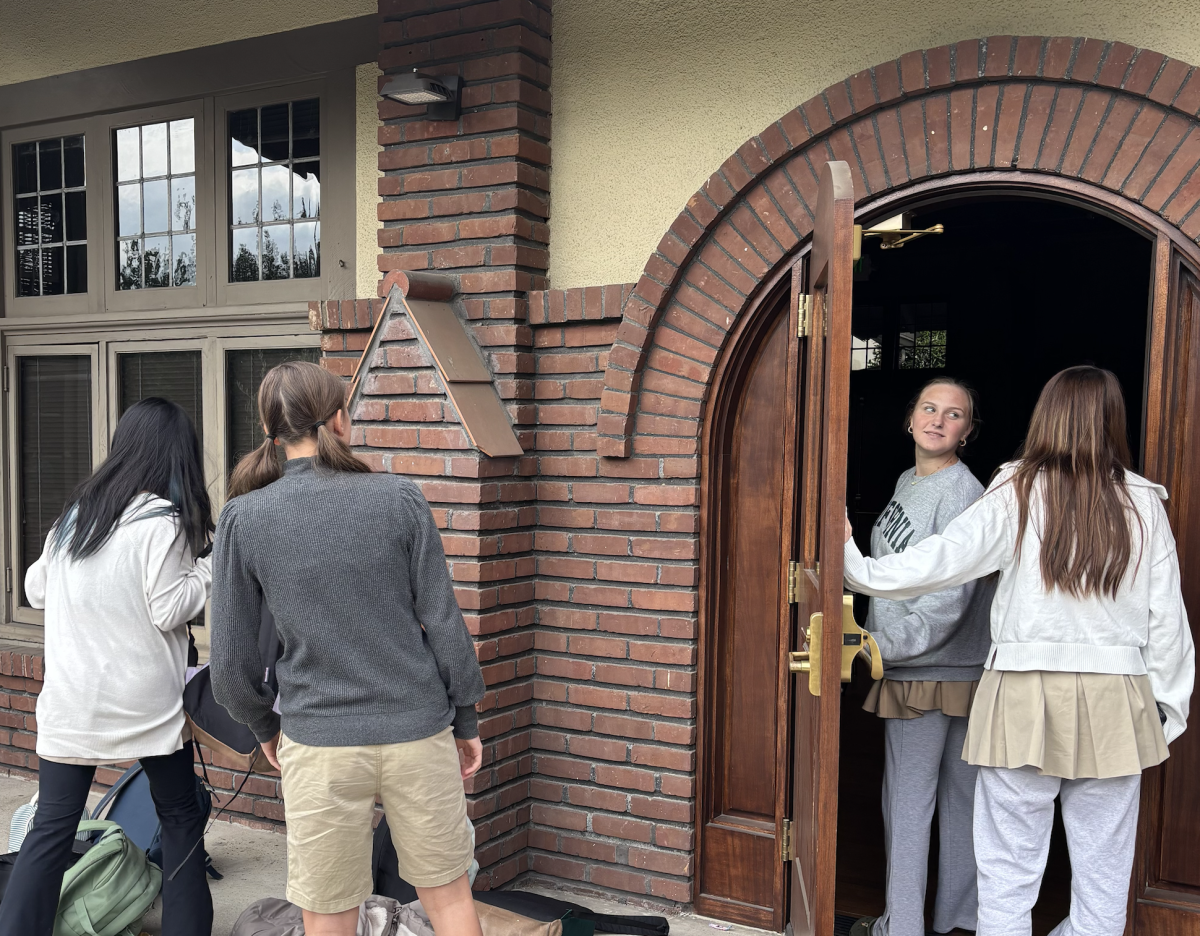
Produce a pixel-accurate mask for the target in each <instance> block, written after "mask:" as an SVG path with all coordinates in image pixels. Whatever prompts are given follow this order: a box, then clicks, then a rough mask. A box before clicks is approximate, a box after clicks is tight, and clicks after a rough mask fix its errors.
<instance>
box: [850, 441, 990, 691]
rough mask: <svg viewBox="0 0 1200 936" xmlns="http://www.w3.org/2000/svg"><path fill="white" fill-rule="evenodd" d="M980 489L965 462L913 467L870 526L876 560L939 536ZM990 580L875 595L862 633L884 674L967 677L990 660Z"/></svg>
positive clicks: (909, 678)
mask: <svg viewBox="0 0 1200 936" xmlns="http://www.w3.org/2000/svg"><path fill="white" fill-rule="evenodd" d="M982 493H983V485H982V484H980V483H979V482H978V481H977V480H976V478H975V475H973V474H972V473H971V469H970V468H968V467H967V466H966V465H964V464H963V463H962V462H958V463H957V464H954V465H950V466H949V467H947V468H943V469H941V470H940V471H936V472H934V473H933V474H931V475H925V476H924V477H917V474H916V469H915V468H910V469H908V471H906V472H904V474H902V475H901V476H900V480H899V481H897V482H896V491H895V493H894V494H893V495H892V499H891V502H890V503H889V504H888V505H887V508H886V509H885V510H884V511H883V513H881V514H880V515H879V519H878V520H877V521H876V523H875V526H874V527H872V529H871V555H873V556H874V557H875V558H877V559H878V558H882V557H883V556H890V555H893V554H894V553H901V552H904V551H905V550H906V549H908V548H910V547H912V546H915V545H916V544H917V543H920V542H921V541H922V540H924V539H925V538H926V537H928V536H931V535H933V534H935V533H941V532H942V531H943V530H945V529H946V527H947V526H949V525H950V521H951V520H953V519H954V518H955V517H957V516H958V515H959V514H961V513H962V512H963V511H964V510H966V509H967V508H968V507H970V506H971V504H973V503H974V502H975V501H976V499H977V498H978V497H979V495H980V494H982ZM994 592H995V584H994V583H993V582H991V581H990V580H988V579H984V580H980V581H974V582H967V583H965V584H963V585H959V586H957V587H955V588H948V589H946V590H945V591H939V592H934V593H932V594H928V595H922V596H921V597H919V598H909V599H907V600H904V601H892V600H889V599H887V598H874V599H872V601H871V610H870V611H869V612H868V614H867V630H868V631H870V632H871V634H872V636H874V638H875V639H876V641H878V643H879V650H880V653H881V654H882V656H883V667H884V675H885V676H886V677H887V678H888V679H893V680H899V681H904V682H908V681H917V680H941V681H945V682H971V681H973V680H976V679H978V678H979V677H980V676H981V675H982V674H983V662H984V660H985V659H986V658H987V652H988V646H989V643H990V641H989V639H988V610H989V608H990V606H991V602H992V595H993V594H994Z"/></svg>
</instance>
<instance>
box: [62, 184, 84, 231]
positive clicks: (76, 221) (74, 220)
mask: <svg viewBox="0 0 1200 936" xmlns="http://www.w3.org/2000/svg"><path fill="white" fill-rule="evenodd" d="M66 209H67V222H66V231H67V240H69V241H81V240H87V195H86V194H85V193H84V192H67V194H66Z"/></svg>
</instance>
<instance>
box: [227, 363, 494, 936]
mask: <svg viewBox="0 0 1200 936" xmlns="http://www.w3.org/2000/svg"><path fill="white" fill-rule="evenodd" d="M258 408H259V415H260V417H261V419H262V424H263V430H264V432H265V433H266V436H267V438H266V439H265V440H264V442H263V444H262V445H261V446H260V447H259V448H258V449H257V450H256V451H254V452H251V453H250V454H249V455H247V456H246V457H245V458H243V459H242V461H241V462H239V464H238V466H237V469H236V470H235V471H234V473H233V478H232V480H231V482H230V493H231V495H232V499H231V500H230V502H229V503H228V504H226V505H225V509H224V510H223V511H222V512H221V520H220V523H219V525H218V527H217V539H216V545H215V548H214V551H213V600H212V620H213V633H212V664H211V665H212V684H213V692H214V694H215V696H216V698H217V700H218V701H219V702H220V703H221V704H222V705H224V706H225V708H226V709H227V710H228V711H229V713H230V714H231V715H232V716H233V717H234V718H236V719H238V720H239V721H241V722H242V723H243V724H246V725H248V726H249V727H250V728H251V730H252V731H253V732H254V735H255V737H256V738H258V740H259V741H260V742H261V744H262V746H263V750H264V752H265V753H266V755H267V757H268V758H269V759H270V761H271V762H272V763H273V764H275V766H277V767H280V768H281V771H282V775H283V779H282V786H283V799H284V809H285V813H286V819H287V834H288V885H287V896H288V899H289V900H290V901H291V902H292V903H294V904H297V905H298V906H299V907H300V908H301V909H302V910H303V911H304V929H305V932H306V933H307V934H309V936H353V934H354V932H355V930H356V928H357V924H358V908H359V905H360V904H361V903H362V902H363V900H365V899H366V898H367V897H368V896H369V895H370V894H371V890H372V881H371V830H372V819H373V816H374V809H375V798H376V796H378V797H379V798H380V799H381V800H382V801H383V807H384V809H385V810H386V812H387V817H388V824H389V826H390V828H391V831H392V838H393V843H394V844H395V846H396V853H397V859H398V862H399V870H400V874H401V876H402V877H403V878H404V879H405V880H407V881H409V882H410V883H412V884H413V885H414V886H415V887H416V888H417V893H418V894H419V895H420V898H421V902H422V904H423V906H424V908H425V910H426V911H427V912H428V914H429V917H430V920H431V922H432V923H433V926H434V929H435V930H436V931H437V932H438V933H453V934H455V936H459V934H462V936H472V934H474V936H479V934H480V929H479V919H478V917H477V916H476V913H475V905H474V901H473V900H472V898H471V888H470V884H469V883H468V877H467V871H468V868H469V867H470V864H471V861H472V859H473V854H472V841H471V834H470V828H469V826H468V823H467V813H466V797H465V794H464V791H463V781H464V780H465V779H466V778H467V777H470V776H471V775H472V774H474V773H475V772H476V771H477V770H478V769H479V766H480V763H481V761H482V756H483V749H482V747H481V745H480V741H479V728H478V724H477V716H476V713H475V704H476V703H477V702H478V701H479V700H480V699H481V698H482V697H483V691H484V686H483V675H482V673H481V672H480V669H479V663H478V661H477V659H476V657H475V648H474V644H473V641H472V640H471V635H470V633H469V632H468V631H467V627H466V624H465V623H464V622H463V617H462V613H461V612H460V611H459V608H458V603H457V602H456V601H455V598H454V589H453V587H452V585H451V582H450V575H449V572H448V570H447V568H446V556H445V553H444V552H443V551H442V542H441V537H440V535H439V533H438V529H437V526H436V525H435V524H434V520H433V515H432V513H431V512H430V509H429V504H428V503H426V501H425V498H424V497H423V496H422V495H421V491H420V489H419V488H417V486H416V485H415V484H413V483H412V482H411V481H409V480H408V479H406V478H403V477H400V476H398V475H391V474H377V473H373V472H371V471H370V470H369V469H368V467H367V466H366V465H365V464H364V463H363V462H362V461H360V460H359V459H358V458H357V457H356V456H355V455H354V453H353V452H352V451H351V450H350V447H349V445H348V442H349V439H350V416H349V413H348V412H347V411H346V407H345V385H344V384H343V383H342V381H341V380H339V379H338V378H337V377H335V376H333V375H332V374H330V373H329V372H328V371H325V370H323V369H322V368H320V367H318V366H317V365H315V364H308V363H288V364H281V365H280V366H278V367H276V368H274V369H273V370H272V371H270V372H269V373H268V374H267V375H266V377H265V378H264V379H263V383H262V387H261V389H260V390H259V394H258ZM279 448H282V449H283V450H284V452H285V453H286V455H287V463H286V465H285V466H284V467H283V469H282V470H281V469H280V466H279V459H278V455H277V452H278V449H279ZM264 603H265V605H266V606H267V608H268V609H269V610H270V612H271V613H272V615H273V616H274V618H275V623H276V626H277V628H278V631H279V635H280V637H281V639H282V642H283V653H282V655H281V656H280V658H279V661H278V663H277V664H276V675H277V677H278V681H279V699H280V712H281V715H277V714H276V713H275V712H274V710H273V703H274V698H272V695H271V693H270V692H269V691H268V690H266V689H265V687H264V684H263V674H262V669H261V657H260V655H259V648H258V635H259V624H260V621H261V617H262V609H263V605H264Z"/></svg>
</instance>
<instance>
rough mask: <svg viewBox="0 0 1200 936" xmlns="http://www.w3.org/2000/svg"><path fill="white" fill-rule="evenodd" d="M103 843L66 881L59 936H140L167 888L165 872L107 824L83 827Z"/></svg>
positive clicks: (57, 927) (94, 822)
mask: <svg viewBox="0 0 1200 936" xmlns="http://www.w3.org/2000/svg"><path fill="white" fill-rule="evenodd" d="M79 831H80V832H100V833H102V834H101V836H100V839H99V841H97V842H96V844H95V845H93V846H92V847H91V848H89V849H88V850H87V851H86V852H84V853H83V857H82V858H80V859H79V861H78V862H77V863H76V864H75V866H74V867H72V868H70V869H69V870H68V871H67V873H66V875H65V876H64V877H63V884H62V893H61V895H60V896H59V899H58V916H57V917H55V919H54V936H138V933H139V932H140V931H141V923H142V917H143V916H145V914H146V911H147V910H149V909H150V906H151V904H153V903H154V901H155V899H156V898H157V897H158V892H159V890H160V889H161V888H162V871H160V870H159V869H158V868H157V867H155V866H154V865H153V864H151V863H150V861H149V860H148V859H147V858H146V853H145V852H144V851H142V850H141V849H140V848H138V847H137V846H136V845H134V844H133V842H131V841H129V839H128V838H126V836H125V833H124V832H123V831H122V830H121V827H120V826H119V825H117V824H116V823H115V822H108V821H107V820H100V819H89V820H86V821H84V822H81V823H79Z"/></svg>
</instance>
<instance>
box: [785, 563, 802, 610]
mask: <svg viewBox="0 0 1200 936" xmlns="http://www.w3.org/2000/svg"><path fill="white" fill-rule="evenodd" d="M799 588H800V563H798V562H789V563H788V568H787V600H788V604H795V603H796V591H797V590H798V589H799Z"/></svg>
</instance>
